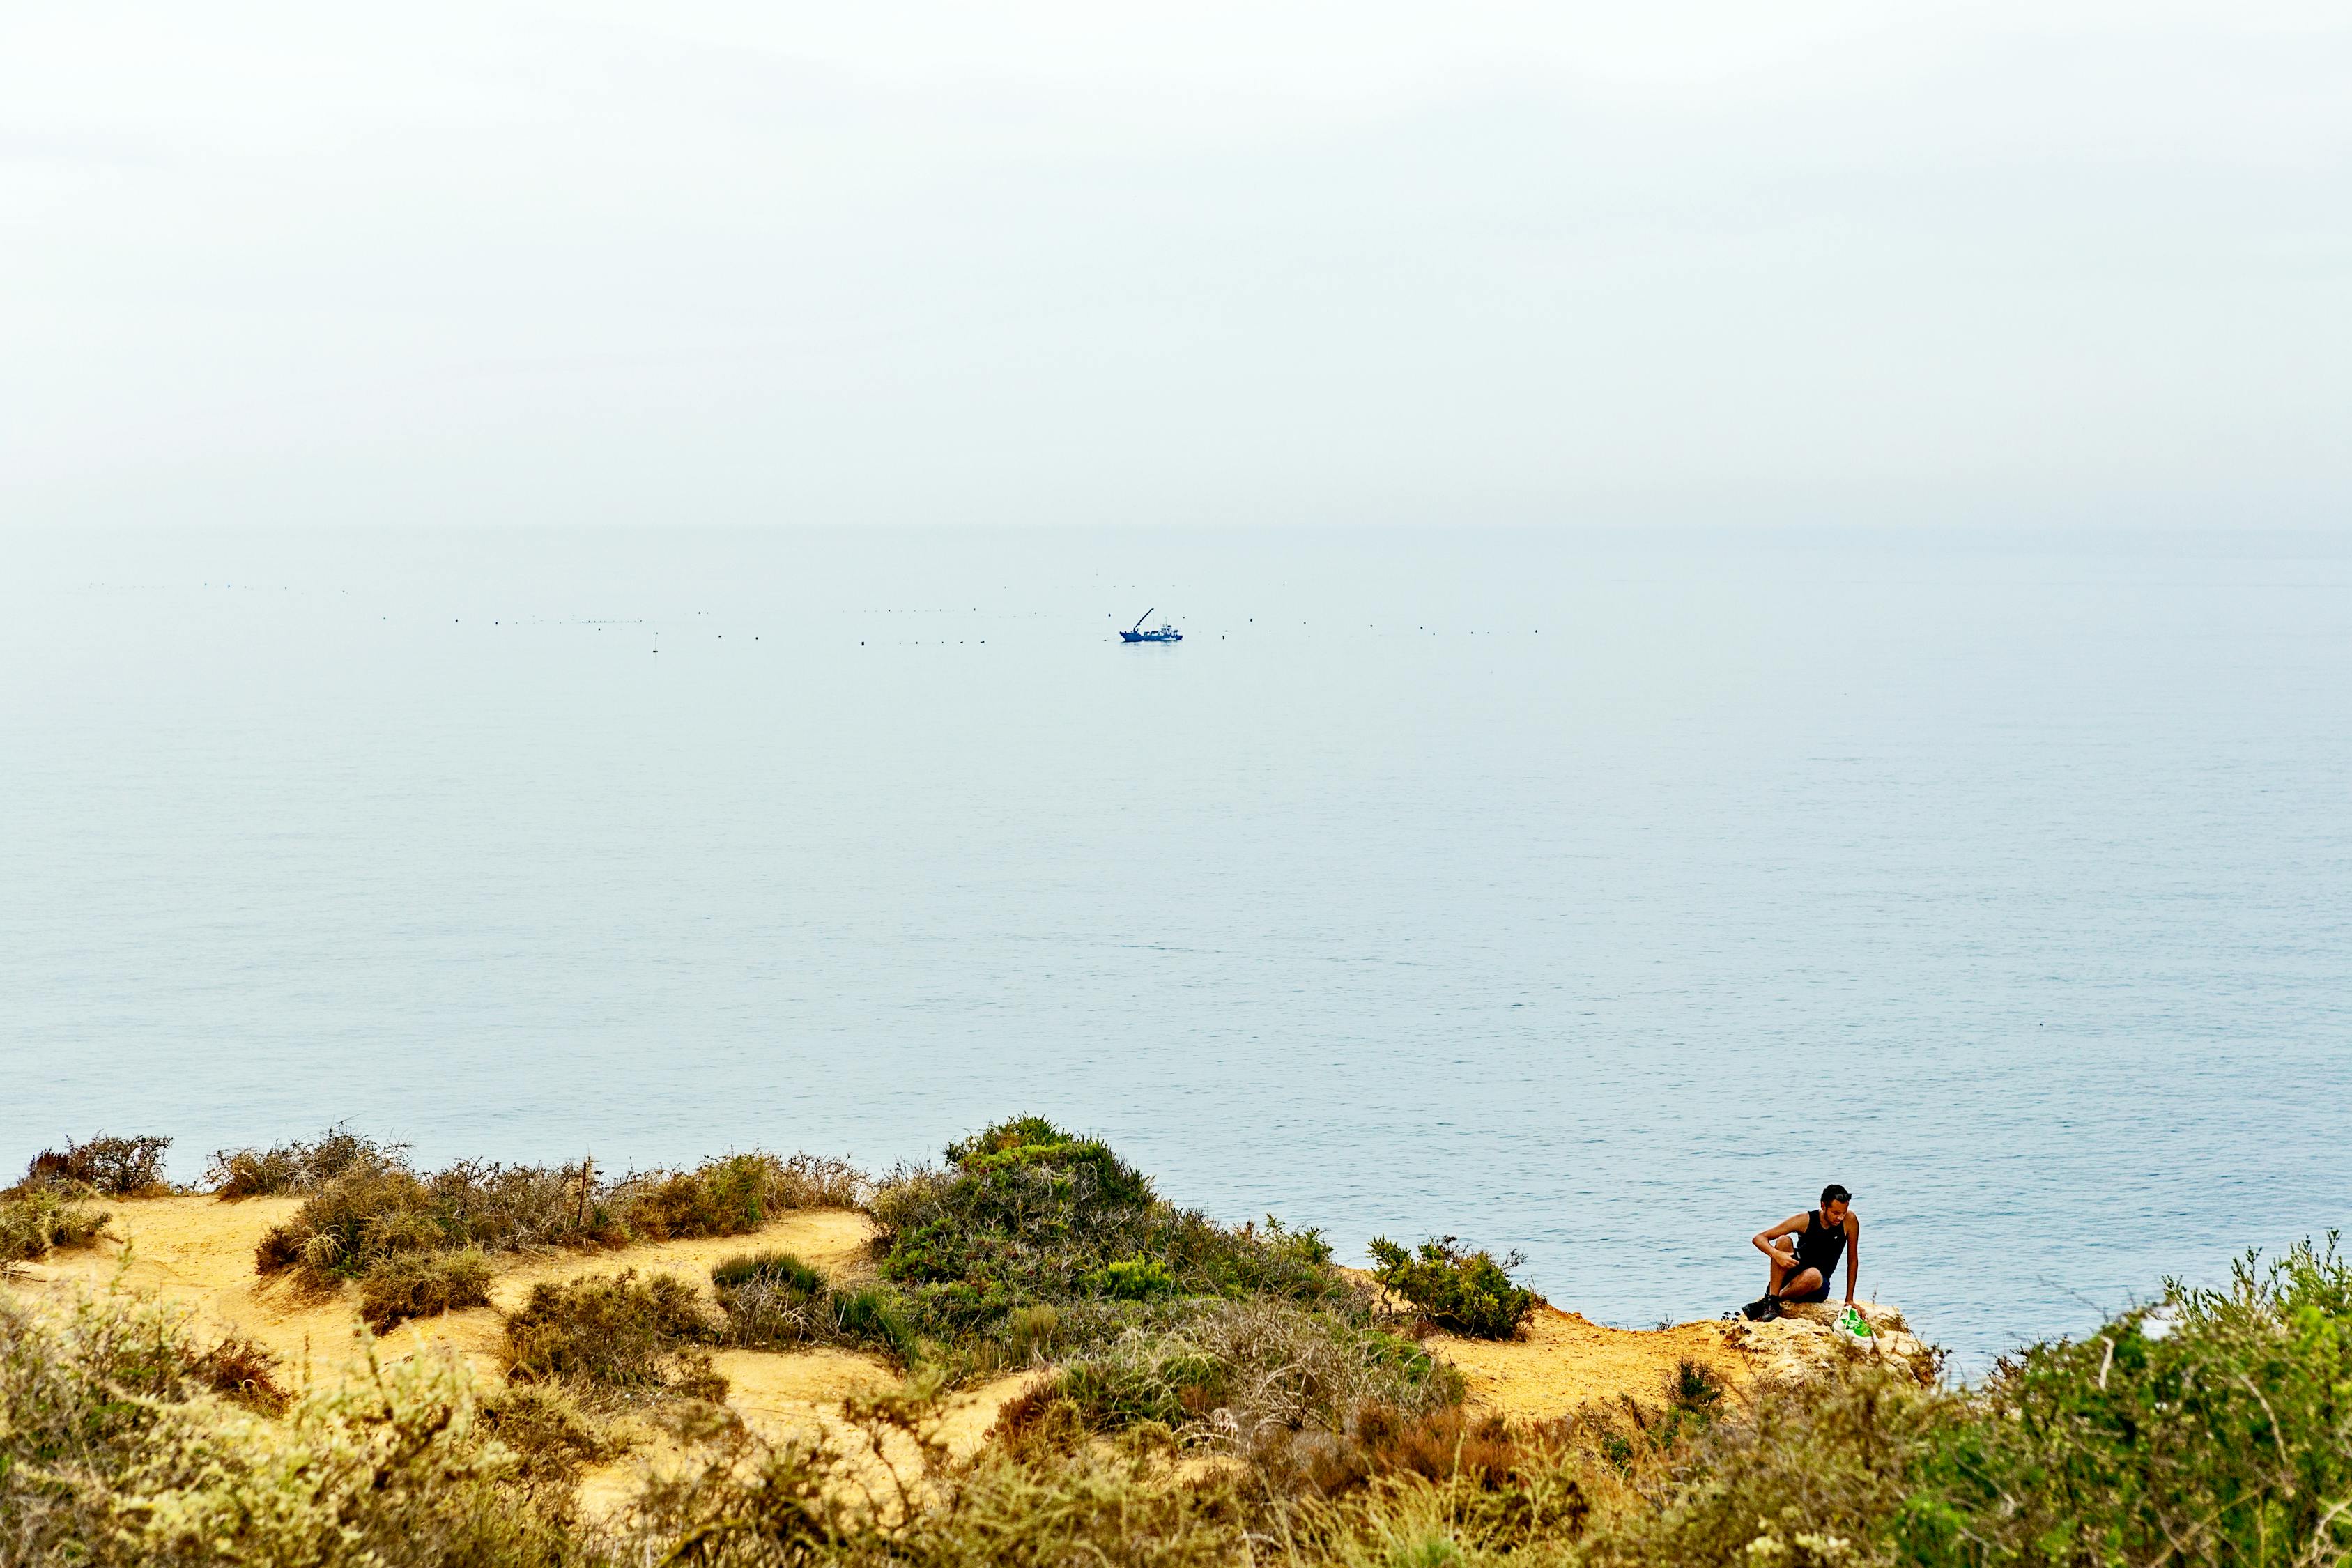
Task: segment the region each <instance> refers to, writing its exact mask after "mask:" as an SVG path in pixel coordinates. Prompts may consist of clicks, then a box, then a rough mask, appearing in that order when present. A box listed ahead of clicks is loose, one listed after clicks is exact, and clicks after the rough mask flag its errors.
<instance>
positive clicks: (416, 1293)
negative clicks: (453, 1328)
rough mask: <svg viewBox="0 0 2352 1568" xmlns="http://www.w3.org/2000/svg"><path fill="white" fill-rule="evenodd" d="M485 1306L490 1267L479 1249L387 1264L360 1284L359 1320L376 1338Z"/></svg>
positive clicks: (386, 1260) (377, 1267)
mask: <svg viewBox="0 0 2352 1568" xmlns="http://www.w3.org/2000/svg"><path fill="white" fill-rule="evenodd" d="M489 1302H490V1261H489V1259H488V1258H484V1257H483V1256H482V1254H481V1250H480V1249H479V1248H478V1247H467V1248H465V1249H464V1250H463V1251H459V1252H432V1253H412V1254H409V1255H406V1256H404V1257H399V1258H384V1259H383V1261H381V1262H379V1263H377V1264H376V1265H375V1266H374V1267H373V1268H370V1269H369V1270H368V1271H367V1273H366V1275H365V1276H364V1277H362V1279H361V1280H360V1317H361V1318H362V1320H363V1321H365V1322H366V1323H367V1326H368V1327H369V1328H371V1329H373V1330H374V1331H376V1332H378V1333H382V1332H383V1331H385V1330H387V1329H389V1328H391V1327H393V1326H394V1324H396V1323H403V1322H405V1321H408V1320H409V1319H411V1318H430V1317H437V1316H438V1315H440V1314H441V1313H443V1312H455V1311H458V1310H463V1309H465V1308H467V1307H487V1306H488V1305H489Z"/></svg>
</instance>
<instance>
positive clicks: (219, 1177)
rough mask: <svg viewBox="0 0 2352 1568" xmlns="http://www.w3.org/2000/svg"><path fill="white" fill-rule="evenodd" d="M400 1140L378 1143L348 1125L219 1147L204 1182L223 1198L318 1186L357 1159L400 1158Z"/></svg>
mask: <svg viewBox="0 0 2352 1568" xmlns="http://www.w3.org/2000/svg"><path fill="white" fill-rule="evenodd" d="M400 1155H401V1146H400V1145H399V1144H396V1143H394V1144H387V1143H379V1142H376V1141H375V1140H374V1139H373V1138H363V1137H362V1136H361V1135H360V1134H358V1133H356V1132H353V1131H351V1130H349V1129H348V1128H344V1127H340V1126H339V1127H330V1128H328V1129H327V1131H324V1132H322V1133H320V1135H319V1136H318V1137H317V1138H315V1139H312V1140H311V1141H310V1142H307V1143H304V1142H292V1143H278V1144H275V1145H273V1146H271V1147H270V1148H268V1149H221V1150H216V1151H215V1152H214V1153H213V1158H212V1163H211V1164H210V1165H208V1166H206V1167H205V1186H207V1187H209V1188H211V1189H212V1190H213V1192H214V1193H215V1194H217V1195H219V1196H221V1197H224V1198H258V1197H278V1196H282V1195H284V1194H289V1193H308V1192H315V1191H317V1190H318V1189H319V1188H320V1187H322V1186H324V1185H325V1184H327V1183H329V1182H331V1181H332V1180H334V1179H335V1178H336V1177H337V1176H340V1175H341V1174H342V1173H344V1172H345V1171H348V1170H350V1169H351V1168H352V1166H354V1165H360V1164H370V1165H393V1164H397V1163H400Z"/></svg>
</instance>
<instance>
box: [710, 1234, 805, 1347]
mask: <svg viewBox="0 0 2352 1568" xmlns="http://www.w3.org/2000/svg"><path fill="white" fill-rule="evenodd" d="M710 1288H711V1292H712V1294H714V1295H715V1296H717V1297H718V1299H719V1310H720V1311H721V1312H723V1313H724V1314H725V1315H726V1319H727V1330H726V1340H727V1342H728V1343H729V1344H731V1345H740V1346H742V1347H744V1348H745V1349H750V1350H786V1349H789V1348H791V1347H793V1346H794V1345H800V1344H806V1343H809V1342H814V1341H822V1340H824V1339H826V1338H828V1337H830V1331H831V1327H832V1318H831V1314H830V1313H829V1312H828V1310H826V1296H827V1294H828V1288H827V1286H826V1284H825V1279H824V1275H823V1274H820V1273H819V1272H817V1270H815V1269H814V1268H810V1267H809V1266H808V1265H807V1264H805V1263H803V1262H802V1261H801V1260H800V1259H799V1258H795V1257H793V1255H792V1254H791V1253H789V1252H762V1253H754V1254H751V1255H749V1256H745V1257H740V1258H728V1259H727V1260H726V1261H725V1262H723V1263H720V1264H719V1265H718V1266H717V1267H716V1268H712V1269H711V1271H710Z"/></svg>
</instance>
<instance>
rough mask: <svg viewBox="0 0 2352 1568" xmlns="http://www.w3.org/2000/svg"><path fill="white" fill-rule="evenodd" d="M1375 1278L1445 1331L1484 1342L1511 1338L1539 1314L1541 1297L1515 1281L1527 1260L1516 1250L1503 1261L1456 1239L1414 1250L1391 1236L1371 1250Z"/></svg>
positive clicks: (1446, 1238) (1439, 1240) (1430, 1242)
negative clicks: (1456, 1243) (1515, 1272)
mask: <svg viewBox="0 0 2352 1568" xmlns="http://www.w3.org/2000/svg"><path fill="white" fill-rule="evenodd" d="M1367 1250H1369V1251H1370V1253H1371V1255H1372V1262H1373V1265H1374V1268H1373V1269H1372V1275H1373V1278H1375V1279H1378V1280H1379V1281H1380V1282H1381V1284H1382V1285H1384V1286H1386V1287H1387V1288H1388V1289H1391V1290H1393V1291H1394V1292H1396V1294H1397V1295H1399V1296H1401V1297H1402V1298H1403V1299H1404V1300H1406V1301H1408V1302H1410V1303H1412V1307H1413V1309H1414V1310H1416V1311H1418V1312H1420V1313H1421V1314H1422V1315H1423V1317H1425V1318H1427V1319H1428V1320H1429V1321H1432V1322H1433V1323H1436V1324H1437V1325H1438V1326H1439V1327H1441V1328H1446V1329H1451V1330H1453V1331H1454V1332H1455V1333H1457V1334H1467V1335H1470V1336H1471V1337H1473V1338H1475V1339H1482V1340H1507V1339H1510V1338H1512V1337H1514V1336H1515V1335H1517V1333H1518V1331H1519V1326H1520V1325H1521V1324H1523V1323H1525V1322H1526V1321H1528V1318H1529V1317H1530V1316H1531V1315H1533V1313H1534V1312H1535V1310H1536V1303H1537V1301H1538V1299H1539V1298H1538V1296H1537V1295H1536V1293H1535V1292H1534V1291H1532V1290H1529V1289H1527V1288H1525V1287H1524V1286H1520V1285H1516V1284H1514V1283H1512V1281H1511V1274H1510V1271H1511V1270H1512V1269H1514V1268H1517V1267H1518V1266H1519V1265H1520V1264H1521V1263H1522V1262H1524V1261H1526V1260H1525V1259H1524V1258H1521V1257H1520V1256H1519V1255H1518V1254H1517V1253H1516V1252H1514V1253H1512V1254H1511V1255H1510V1256H1509V1257H1507V1258H1504V1259H1503V1260H1502V1261H1501V1262H1499V1263H1498V1262H1496V1260H1495V1255H1494V1254H1493V1253H1491V1252H1486V1251H1483V1250H1482V1251H1478V1252H1469V1251H1465V1250H1464V1249H1463V1248H1461V1247H1456V1246H1454V1237H1450V1236H1441V1237H1432V1238H1431V1239H1429V1240H1427V1241H1424V1242H1423V1243H1422V1244H1421V1246H1420V1247H1417V1248H1415V1249H1414V1250H1413V1251H1412V1252H1407V1251H1406V1250H1405V1249H1404V1248H1403V1247H1400V1246H1398V1245H1397V1244H1396V1243H1395V1242H1393V1241H1391V1240H1389V1239H1388V1238H1387V1237H1374V1238H1373V1239H1372V1242H1371V1244H1370V1247H1369V1248H1367Z"/></svg>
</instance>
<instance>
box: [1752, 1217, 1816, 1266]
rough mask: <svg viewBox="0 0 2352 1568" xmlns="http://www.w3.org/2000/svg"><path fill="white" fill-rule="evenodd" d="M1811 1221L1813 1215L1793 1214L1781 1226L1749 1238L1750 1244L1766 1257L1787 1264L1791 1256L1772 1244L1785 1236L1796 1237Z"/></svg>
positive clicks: (1759, 1232) (1762, 1231) (1760, 1231)
mask: <svg viewBox="0 0 2352 1568" xmlns="http://www.w3.org/2000/svg"><path fill="white" fill-rule="evenodd" d="M1811 1219H1812V1216H1811V1215H1801V1214H1792V1215H1790V1216H1789V1217H1788V1218H1787V1219H1784V1220H1782V1221H1781V1222H1780V1224H1779V1225H1776V1226H1773V1227H1772V1228H1771V1229H1769V1230H1759V1231H1758V1232H1757V1233H1756V1234H1755V1235H1754V1236H1751V1237H1748V1242H1749V1244H1750V1245H1752V1246H1753V1247H1755V1248H1756V1250H1757V1251H1759V1252H1760V1253H1762V1254H1763V1255H1764V1256H1765V1257H1767V1258H1776V1259H1779V1260H1780V1261H1781V1262H1786V1261H1788V1259H1789V1258H1790V1256H1791V1254H1790V1253H1787V1252H1783V1251H1782V1250H1780V1248H1779V1247H1775V1246H1773V1245H1772V1244H1773V1243H1774V1242H1775V1241H1777V1240H1779V1239H1780V1237H1784V1236H1794V1235H1796V1234H1797V1233H1798V1232H1799V1231H1801V1230H1802V1229H1804V1228H1805V1226H1807V1224H1809V1223H1810V1222H1811Z"/></svg>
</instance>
